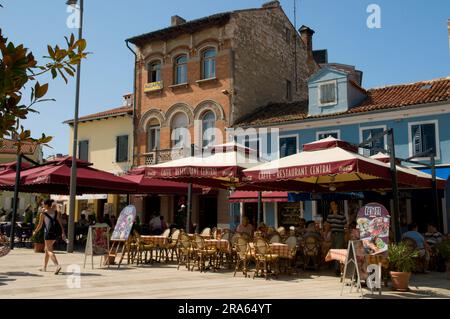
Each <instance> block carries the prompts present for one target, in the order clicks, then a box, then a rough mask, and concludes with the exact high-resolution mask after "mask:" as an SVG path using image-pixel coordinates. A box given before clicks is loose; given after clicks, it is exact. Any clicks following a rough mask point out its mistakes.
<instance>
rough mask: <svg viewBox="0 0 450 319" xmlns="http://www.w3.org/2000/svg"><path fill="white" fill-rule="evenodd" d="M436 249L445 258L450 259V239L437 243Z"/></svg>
mask: <svg viewBox="0 0 450 319" xmlns="http://www.w3.org/2000/svg"><path fill="white" fill-rule="evenodd" d="M436 249H437V251H438V253H439V255H440V256H441V257H442V258H443V259H444V260H446V261H448V260H449V257H450V239H447V240H443V241H441V242H440V243H439V244H437V245H436Z"/></svg>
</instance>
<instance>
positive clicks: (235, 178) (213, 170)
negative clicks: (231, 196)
mask: <svg viewBox="0 0 450 319" xmlns="http://www.w3.org/2000/svg"><path fill="white" fill-rule="evenodd" d="M260 163H262V161H260V159H259V158H258V157H257V152H256V151H254V150H252V149H250V148H248V147H245V146H243V145H239V144H237V143H235V142H231V143H227V144H222V145H216V146H213V147H212V148H211V149H210V155H209V156H207V155H205V154H203V155H202V156H191V157H185V158H181V159H177V160H173V161H170V162H166V163H162V164H158V165H153V166H150V167H146V168H145V176H146V177H148V178H157V179H169V180H175V181H179V182H184V183H195V184H198V185H205V186H208V187H213V188H222V189H228V188H236V189H243V190H259V189H260V188H258V187H257V186H253V185H252V186H250V187H247V186H246V185H245V183H243V181H242V176H243V174H242V171H243V170H244V169H246V168H249V167H253V166H255V165H257V164H260Z"/></svg>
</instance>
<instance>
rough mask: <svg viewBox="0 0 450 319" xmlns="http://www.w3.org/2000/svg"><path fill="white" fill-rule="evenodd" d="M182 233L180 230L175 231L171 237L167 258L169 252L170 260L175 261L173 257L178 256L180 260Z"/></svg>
mask: <svg viewBox="0 0 450 319" xmlns="http://www.w3.org/2000/svg"><path fill="white" fill-rule="evenodd" d="M180 233H181V231H180V230H179V229H175V230H174V231H173V233H172V235H171V236H170V242H169V243H168V244H167V245H166V256H168V252H169V251H170V259H171V261H173V256H174V255H175V256H177V260H178V251H177V247H178V240H179V238H180Z"/></svg>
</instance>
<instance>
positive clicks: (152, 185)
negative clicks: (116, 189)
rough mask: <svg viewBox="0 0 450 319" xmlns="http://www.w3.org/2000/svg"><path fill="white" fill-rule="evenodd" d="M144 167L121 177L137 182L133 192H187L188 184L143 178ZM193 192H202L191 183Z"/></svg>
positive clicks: (200, 188)
mask: <svg viewBox="0 0 450 319" xmlns="http://www.w3.org/2000/svg"><path fill="white" fill-rule="evenodd" d="M144 173H145V168H137V169H134V170H131V171H129V172H128V174H126V175H122V176H121V177H122V178H124V179H126V180H128V181H130V182H133V183H136V184H137V188H136V191H135V192H134V193H135V194H184V193H186V192H187V189H188V184H185V183H178V182H173V181H167V180H162V179H154V178H145V176H144ZM192 191H193V192H194V193H202V192H203V189H202V187H200V186H197V185H193V187H192Z"/></svg>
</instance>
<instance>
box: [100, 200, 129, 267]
mask: <svg viewBox="0 0 450 319" xmlns="http://www.w3.org/2000/svg"><path fill="white" fill-rule="evenodd" d="M135 220H136V207H134V206H133V205H128V206H127V207H125V208H124V209H123V210H122V211H121V212H120V215H119V218H118V220H117V224H116V227H115V228H114V232H113V233H112V235H111V243H112V244H111V247H110V249H109V253H108V259H107V264H108V268H109V266H110V265H111V264H114V263H115V260H116V257H119V256H120V257H119V262H118V264H117V267H118V268H119V267H120V265H121V264H122V260H123V258H124V256H125V254H126V253H127V252H128V250H129V245H128V238H129V237H130V234H131V230H132V228H133V224H134V222H135Z"/></svg>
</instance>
